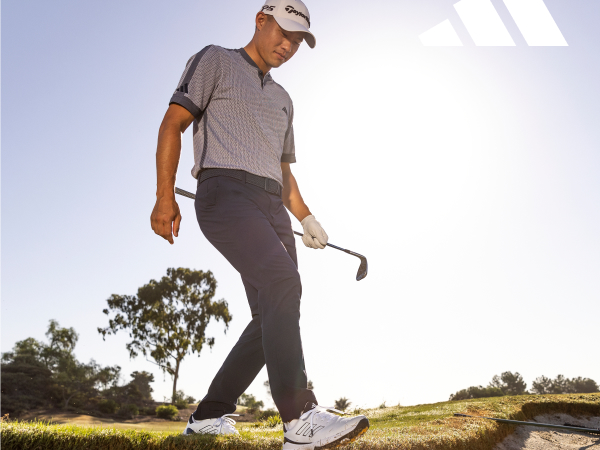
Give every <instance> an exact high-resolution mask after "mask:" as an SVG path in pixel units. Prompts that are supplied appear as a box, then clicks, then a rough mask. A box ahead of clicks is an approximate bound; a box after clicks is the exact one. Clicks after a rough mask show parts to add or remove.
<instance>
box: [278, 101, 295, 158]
mask: <svg viewBox="0 0 600 450" xmlns="http://www.w3.org/2000/svg"><path fill="white" fill-rule="evenodd" d="M281 162H287V163H295V162H296V146H295V143H294V105H292V104H291V103H290V120H289V124H288V129H287V131H286V132H285V140H284V141H283V153H282V154H281Z"/></svg>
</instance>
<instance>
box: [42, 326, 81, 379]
mask: <svg viewBox="0 0 600 450" xmlns="http://www.w3.org/2000/svg"><path fill="white" fill-rule="evenodd" d="M46 337H47V338H48V341H49V342H48V344H47V345H46V344H42V345H41V349H40V357H41V359H42V361H43V362H44V364H45V365H46V367H47V368H48V369H50V370H52V371H55V370H56V369H57V367H58V365H59V364H60V362H61V360H63V359H65V358H67V359H68V358H71V357H73V351H74V350H75V345H77V341H78V340H79V335H78V334H77V333H76V332H75V330H74V329H73V328H61V327H60V325H59V324H58V322H57V321H56V320H54V319H53V320H50V324H49V325H48V331H46Z"/></svg>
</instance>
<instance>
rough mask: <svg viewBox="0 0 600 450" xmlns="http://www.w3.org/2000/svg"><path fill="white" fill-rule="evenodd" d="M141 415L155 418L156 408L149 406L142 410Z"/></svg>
mask: <svg viewBox="0 0 600 450" xmlns="http://www.w3.org/2000/svg"><path fill="white" fill-rule="evenodd" d="M140 414H142V415H144V416H154V415H156V407H154V406H149V407H148V408H140Z"/></svg>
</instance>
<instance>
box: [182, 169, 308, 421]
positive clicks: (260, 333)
mask: <svg viewBox="0 0 600 450" xmlns="http://www.w3.org/2000/svg"><path fill="white" fill-rule="evenodd" d="M195 205H196V216H197V218H198V223H199V224H200V229H201V230H202V232H203V233H204V236H206V238H207V239H208V241H209V242H210V243H211V244H212V245H214V246H215V248H216V249H217V250H218V251H219V252H220V253H221V254H222V255H223V256H224V257H225V258H226V259H227V260H228V261H229V262H230V263H231V265H232V266H233V267H234V268H235V269H236V270H237V271H238V272H239V273H240V275H241V276H242V282H243V283H244V287H245V290H246V295H247V297H248V303H249V304H250V311H251V313H252V320H251V321H250V323H249V324H248V326H247V327H246V329H245V330H244V332H243V333H242V335H241V336H240V338H239V340H238V341H237V343H236V344H235V346H234V347H233V349H232V350H231V352H230V353H229V355H228V356H227V358H226V359H225V362H224V363H223V365H222V367H221V368H220V369H219V371H218V373H217V374H216V376H215V378H214V380H213V381H212V383H211V385H210V387H209V389H208V393H207V395H206V396H205V397H204V398H203V399H202V401H201V402H200V404H199V405H198V408H197V410H196V412H195V413H194V418H196V420H198V419H209V418H214V417H220V416H222V415H223V414H230V413H233V412H234V411H235V409H236V401H237V399H238V397H239V396H240V395H242V394H243V393H244V392H245V390H246V389H247V388H248V386H249V385H250V383H252V381H253V380H254V378H256V375H257V374H258V372H259V371H260V370H261V369H262V367H263V366H264V365H265V364H266V365H267V372H268V374H269V384H270V388H271V394H272V395H273V400H274V401H275V404H276V405H277V409H278V410H279V413H280V414H281V418H282V419H283V421H284V422H288V421H290V420H292V419H297V418H298V417H300V414H301V412H302V410H303V408H304V406H305V404H306V403H307V402H313V403H317V400H316V398H315V395H314V394H313V392H312V390H310V389H308V388H307V377H306V371H305V367H304V355H303V353H302V341H301V338H300V324H299V322H300V297H301V294H302V284H301V282H300V274H299V273H298V262H297V258H296V245H295V240H294V235H293V233H292V226H291V222H290V217H289V215H288V213H287V211H286V209H285V207H284V206H283V201H282V200H281V198H280V197H279V196H277V195H275V194H271V193H268V192H267V191H265V190H264V189H262V188H259V187H257V186H254V185H251V184H247V183H244V182H243V181H239V180H236V179H235V178H231V177H227V176H219V177H214V178H209V179H207V180H205V181H203V182H202V183H200V184H199V185H198V189H197V192H196V204H195Z"/></svg>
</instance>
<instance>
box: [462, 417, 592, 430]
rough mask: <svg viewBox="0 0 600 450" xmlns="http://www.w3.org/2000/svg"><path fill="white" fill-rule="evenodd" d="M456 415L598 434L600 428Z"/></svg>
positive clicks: (510, 423)
mask: <svg viewBox="0 0 600 450" xmlns="http://www.w3.org/2000/svg"><path fill="white" fill-rule="evenodd" d="M454 415H455V416H457V417H470V418H473V419H487V420H493V421H495V422H500V423H506V424H509V425H530V426H534V427H542V428H558V429H561V430H571V431H583V432H586V433H595V434H600V429H598V430H597V429H595V428H585V427H571V426H567V425H553V424H550V423H536V422H522V421H520V420H508V419H495V418H493V417H482V416H470V415H468V414H458V413H457V414H454Z"/></svg>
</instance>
